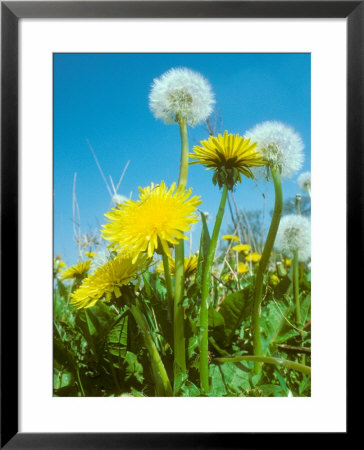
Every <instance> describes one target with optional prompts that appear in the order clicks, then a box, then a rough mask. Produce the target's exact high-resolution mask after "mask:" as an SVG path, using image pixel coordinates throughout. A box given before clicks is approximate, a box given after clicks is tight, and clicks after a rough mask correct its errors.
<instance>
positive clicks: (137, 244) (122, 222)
mask: <svg viewBox="0 0 364 450" xmlns="http://www.w3.org/2000/svg"><path fill="white" fill-rule="evenodd" d="M139 191H140V195H139V200H137V201H134V200H127V201H126V202H124V203H123V204H122V205H119V207H118V208H113V209H112V210H111V212H109V213H107V214H105V216H106V217H107V219H108V220H109V223H107V224H106V225H103V230H102V236H103V238H104V239H106V240H107V241H110V242H111V246H112V247H115V249H119V250H121V251H127V252H133V253H135V255H136V256H135V258H136V257H137V255H138V254H139V253H142V252H147V253H148V256H149V257H152V256H153V254H154V252H155V251H156V250H158V251H161V250H162V249H161V248H159V242H160V244H161V245H162V248H163V250H164V252H165V253H166V254H168V253H169V247H168V244H178V240H179V239H187V237H186V236H184V234H183V232H185V231H188V230H189V229H190V227H191V225H192V224H193V223H196V222H198V214H197V212H196V207H197V206H198V205H199V204H201V201H200V199H199V197H196V196H194V197H191V198H189V197H190V195H191V192H192V189H189V190H186V189H185V188H184V187H183V186H179V187H178V188H176V183H173V184H172V186H171V187H170V188H169V189H168V188H167V187H166V185H165V183H164V181H162V182H161V184H158V185H154V183H152V184H151V186H148V187H145V188H139Z"/></svg>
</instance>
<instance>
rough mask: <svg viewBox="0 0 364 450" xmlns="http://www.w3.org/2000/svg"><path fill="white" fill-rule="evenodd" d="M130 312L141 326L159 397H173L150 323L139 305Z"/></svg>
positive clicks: (133, 306)
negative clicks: (151, 332)
mask: <svg viewBox="0 0 364 450" xmlns="http://www.w3.org/2000/svg"><path fill="white" fill-rule="evenodd" d="M130 311H131V313H132V314H133V316H134V319H135V321H136V323H137V324H138V325H139V327H140V329H141V331H142V334H143V338H144V343H145V346H146V347H147V349H148V352H149V358H150V362H151V365H152V372H153V378H154V382H155V386H156V390H157V395H158V396H159V397H166V396H167V397H171V396H172V395H173V393H172V388H171V384H170V382H169V378H168V375H167V371H166V369H165V367H164V364H163V361H162V359H161V357H160V355H159V352H158V349H157V347H156V346H155V343H154V341H153V339H152V336H151V334H150V330H149V326H148V323H147V321H146V319H145V317H144V314H143V313H142V312H141V310H140V308H139V305H138V304H137V305H130Z"/></svg>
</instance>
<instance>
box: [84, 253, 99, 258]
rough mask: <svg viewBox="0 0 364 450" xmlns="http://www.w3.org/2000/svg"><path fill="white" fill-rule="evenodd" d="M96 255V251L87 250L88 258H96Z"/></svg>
mask: <svg viewBox="0 0 364 450" xmlns="http://www.w3.org/2000/svg"><path fill="white" fill-rule="evenodd" d="M95 255H96V253H95V252H85V256H86V257H87V258H94V257H95Z"/></svg>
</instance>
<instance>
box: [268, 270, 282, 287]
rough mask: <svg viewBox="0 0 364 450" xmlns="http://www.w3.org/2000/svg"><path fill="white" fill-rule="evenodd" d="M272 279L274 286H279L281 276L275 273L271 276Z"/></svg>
mask: <svg viewBox="0 0 364 450" xmlns="http://www.w3.org/2000/svg"><path fill="white" fill-rule="evenodd" d="M270 281H271V283H272V284H273V286H277V284H278V283H279V282H280V281H281V280H280V278H279V276H278V275H276V274H275V273H273V274H272V275H271V277H270Z"/></svg>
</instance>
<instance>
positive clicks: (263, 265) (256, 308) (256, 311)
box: [252, 166, 283, 374]
mask: <svg viewBox="0 0 364 450" xmlns="http://www.w3.org/2000/svg"><path fill="white" fill-rule="evenodd" d="M270 170H271V174H272V179H273V184H274V192H275V202H274V211H273V217H272V221H271V224H270V227H269V231H268V236H267V240H266V241H265V245H264V249H263V253H262V258H261V260H260V261H259V266H258V271H257V277H256V280H255V289H254V298H253V314H252V332H253V350H254V355H256V356H262V342H261V336H260V324H259V322H260V305H261V301H262V293H263V278H264V273H265V271H266V269H267V266H268V262H269V257H270V254H271V252H272V249H273V245H274V240H275V238H276V235H277V231H278V226H279V222H280V220H281V215H282V208H283V195H282V185H281V176H280V173H279V169H278V168H276V167H273V166H270ZM261 370H262V368H261V363H260V362H259V361H258V360H255V361H254V372H255V373H257V374H258V373H260V372H261Z"/></svg>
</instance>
